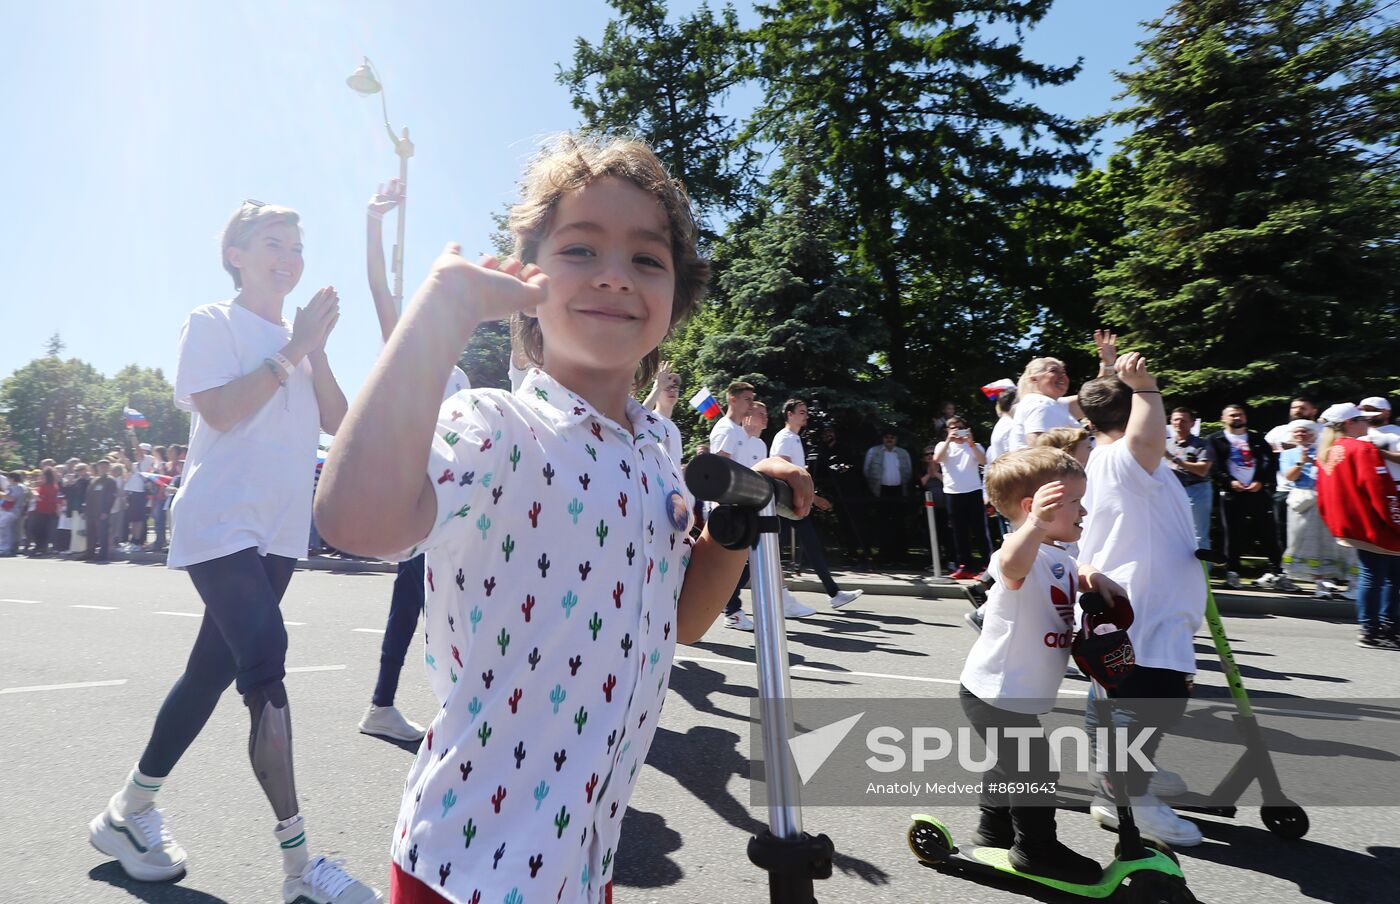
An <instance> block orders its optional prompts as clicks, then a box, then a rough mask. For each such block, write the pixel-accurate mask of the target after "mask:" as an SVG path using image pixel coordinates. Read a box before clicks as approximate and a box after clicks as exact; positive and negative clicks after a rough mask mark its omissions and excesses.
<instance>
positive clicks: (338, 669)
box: [287, 665, 345, 675]
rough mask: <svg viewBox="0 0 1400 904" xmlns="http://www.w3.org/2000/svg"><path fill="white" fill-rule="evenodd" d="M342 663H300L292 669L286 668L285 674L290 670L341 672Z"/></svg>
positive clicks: (290, 671) (343, 667) (342, 669)
mask: <svg viewBox="0 0 1400 904" xmlns="http://www.w3.org/2000/svg"><path fill="white" fill-rule="evenodd" d="M344 670H345V666H343V665H300V666H297V667H296V668H294V669H287V674H289V675H290V674H291V673H292V672H343V671H344Z"/></svg>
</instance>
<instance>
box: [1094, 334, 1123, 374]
mask: <svg viewBox="0 0 1400 904" xmlns="http://www.w3.org/2000/svg"><path fill="white" fill-rule="evenodd" d="M1094 348H1096V349H1098V351H1099V360H1100V361H1102V362H1103V363H1104V364H1105V365H1107V366H1108V367H1113V366H1114V364H1115V363H1116V362H1117V360H1118V334H1117V333H1115V332H1113V330H1094Z"/></svg>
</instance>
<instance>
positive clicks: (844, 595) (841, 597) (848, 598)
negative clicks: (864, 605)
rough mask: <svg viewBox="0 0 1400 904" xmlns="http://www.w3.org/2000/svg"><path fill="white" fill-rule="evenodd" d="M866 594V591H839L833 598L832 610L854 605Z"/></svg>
mask: <svg viewBox="0 0 1400 904" xmlns="http://www.w3.org/2000/svg"><path fill="white" fill-rule="evenodd" d="M864 592H865V591H864V590H838V591H837V592H836V595H835V596H833V597H831V608H833V609H840V608H841V607H842V606H844V605H846V604H847V603H853V602H855V601H856V600H858V599H860V595H861V594H862V593H864Z"/></svg>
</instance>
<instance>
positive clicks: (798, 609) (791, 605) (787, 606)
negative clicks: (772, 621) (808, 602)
mask: <svg viewBox="0 0 1400 904" xmlns="http://www.w3.org/2000/svg"><path fill="white" fill-rule="evenodd" d="M816 611H817V610H816V609H813V608H812V607H811V606H804V605H802V604H801V603H800V602H798V601H797V597H795V596H793V595H792V591H791V590H788V589H787V588H786V587H784V588H783V618H806V617H807V616H809V615H811V614H813V613H814V612H816Z"/></svg>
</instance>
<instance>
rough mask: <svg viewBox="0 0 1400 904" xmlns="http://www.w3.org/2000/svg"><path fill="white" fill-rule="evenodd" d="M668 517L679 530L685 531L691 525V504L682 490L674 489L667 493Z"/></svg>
mask: <svg viewBox="0 0 1400 904" xmlns="http://www.w3.org/2000/svg"><path fill="white" fill-rule="evenodd" d="M666 518H667V520H669V521H670V522H671V526H672V527H673V528H675V529H676V530H677V531H680V532H681V533H684V532H685V530H686V529H687V528H688V527H690V506H688V505H686V502H685V496H684V495H683V494H682V493H681V491H680V490H677V489H672V490H671V492H669V493H667V494H666Z"/></svg>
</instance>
